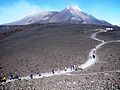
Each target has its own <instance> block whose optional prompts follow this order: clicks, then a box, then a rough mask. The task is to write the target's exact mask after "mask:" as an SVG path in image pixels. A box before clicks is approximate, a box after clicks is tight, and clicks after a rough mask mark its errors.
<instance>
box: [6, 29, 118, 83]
mask: <svg viewBox="0 0 120 90" xmlns="http://www.w3.org/2000/svg"><path fill="white" fill-rule="evenodd" d="M101 32H105V31H104V30H101V31H99V32H95V33H93V34H92V35H91V38H92V39H94V40H97V41H99V42H101V43H100V44H98V45H96V46H95V47H94V48H93V49H92V50H91V51H90V53H89V57H88V60H87V61H86V62H85V63H84V64H82V65H79V66H78V68H80V69H85V68H88V67H90V66H91V65H93V64H94V63H95V61H96V60H97V55H96V51H97V50H98V49H99V48H100V47H101V46H102V45H104V44H106V43H110V42H120V40H113V41H107V42H105V41H104V40H100V39H98V38H96V35H97V34H98V33H101ZM93 55H94V56H95V57H93ZM73 71H75V70H74V69H72V70H71V68H67V69H66V71H65V70H57V71H54V74H53V73H52V72H46V73H41V76H39V75H38V74H36V75H33V78H43V77H51V76H54V75H63V74H66V73H69V72H73ZM23 79H26V80H29V79H31V78H30V76H25V77H21V80H23ZM15 80H16V79H12V80H9V79H7V81H6V83H8V82H13V81H15Z"/></svg>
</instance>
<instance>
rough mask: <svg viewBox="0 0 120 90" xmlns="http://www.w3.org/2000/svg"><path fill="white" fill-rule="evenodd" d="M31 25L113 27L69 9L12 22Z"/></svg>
mask: <svg viewBox="0 0 120 90" xmlns="http://www.w3.org/2000/svg"><path fill="white" fill-rule="evenodd" d="M31 23H73V24H98V25H111V24H110V23H108V22H106V21H104V20H99V19H97V18H95V17H94V16H92V15H89V14H87V13H85V12H83V11H81V10H80V9H79V8H76V7H71V6H70V7H67V8H65V9H64V10H62V11H61V12H50V11H48V12H41V13H38V14H35V15H31V16H27V17H25V18H23V19H21V20H19V21H16V22H12V23H9V24H12V25H26V24H31Z"/></svg>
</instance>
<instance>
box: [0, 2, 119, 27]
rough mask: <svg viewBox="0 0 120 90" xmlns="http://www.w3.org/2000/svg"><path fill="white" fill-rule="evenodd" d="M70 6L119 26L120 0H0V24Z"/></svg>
mask: <svg viewBox="0 0 120 90" xmlns="http://www.w3.org/2000/svg"><path fill="white" fill-rule="evenodd" d="M70 5H74V6H79V7H80V9H82V10H83V11H85V12H87V13H89V14H91V15H93V16H95V17H96V18H98V19H103V20H106V21H108V22H110V23H112V24H116V25H119V26H120V0H0V24H3V23H8V22H12V21H15V20H18V19H21V18H23V17H25V16H27V15H30V14H34V13H36V12H39V11H54V10H55V11H61V10H62V9H64V8H66V7H67V6H70Z"/></svg>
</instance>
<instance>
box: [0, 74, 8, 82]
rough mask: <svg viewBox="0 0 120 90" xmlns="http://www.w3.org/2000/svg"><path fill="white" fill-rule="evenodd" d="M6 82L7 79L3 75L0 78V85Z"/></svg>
mask: <svg viewBox="0 0 120 90" xmlns="http://www.w3.org/2000/svg"><path fill="white" fill-rule="evenodd" d="M6 80H7V78H6V76H5V75H4V76H3V77H2V76H0V82H1V83H2V82H6Z"/></svg>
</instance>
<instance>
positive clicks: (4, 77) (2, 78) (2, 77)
mask: <svg viewBox="0 0 120 90" xmlns="http://www.w3.org/2000/svg"><path fill="white" fill-rule="evenodd" d="M63 70H64V71H67V67H65V68H64V69H62V70H60V69H58V70H57V71H55V70H54V69H52V70H51V73H52V74H55V73H60V72H61V71H63ZM70 70H71V71H77V70H78V66H77V65H73V66H71V67H70ZM80 70H82V69H80ZM38 75H39V76H42V73H38ZM33 76H34V74H30V79H33V78H34V77H33ZM7 79H8V78H7V77H6V75H3V76H1V75H0V83H3V82H6V81H7ZM14 79H16V80H21V78H20V76H19V75H18V74H15V75H14V74H12V73H10V75H9V80H14Z"/></svg>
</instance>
